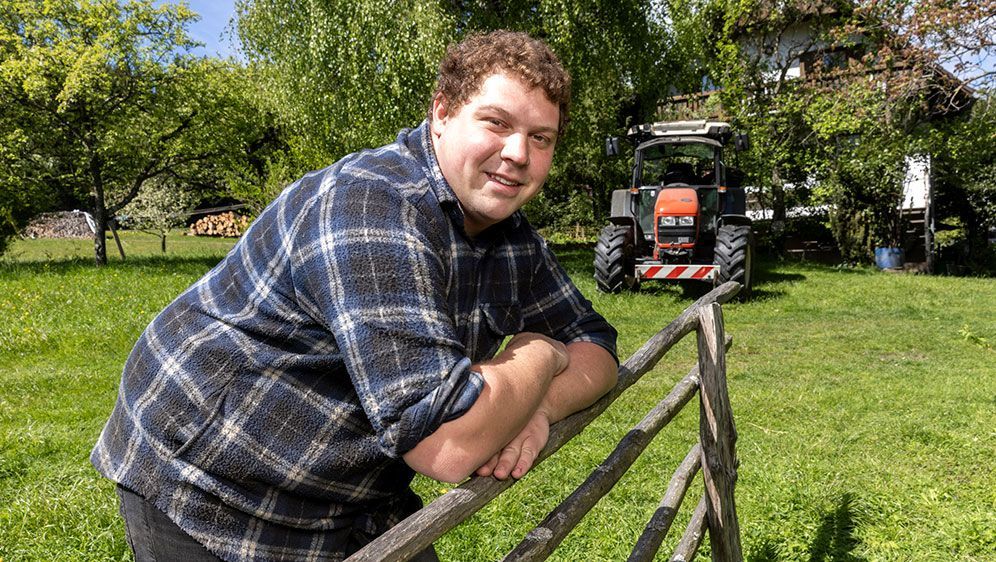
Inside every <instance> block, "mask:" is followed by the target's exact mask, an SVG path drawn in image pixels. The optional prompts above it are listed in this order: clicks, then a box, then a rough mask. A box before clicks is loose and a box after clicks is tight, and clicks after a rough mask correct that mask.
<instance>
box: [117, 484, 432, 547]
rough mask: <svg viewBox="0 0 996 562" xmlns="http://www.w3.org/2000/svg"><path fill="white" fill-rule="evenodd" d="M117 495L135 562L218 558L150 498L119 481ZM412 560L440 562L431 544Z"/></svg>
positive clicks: (355, 545)
mask: <svg viewBox="0 0 996 562" xmlns="http://www.w3.org/2000/svg"><path fill="white" fill-rule="evenodd" d="M118 497H119V498H120V499H121V517H123V518H124V520H125V537H126V538H127V539H128V546H130V547H131V550H132V552H134V553H135V562H220V561H221V559H220V558H218V557H217V556H215V555H214V554H211V552H210V551H209V550H208V549H206V548H204V545H202V544H201V543H199V542H197V541H196V540H194V538H193V537H191V536H190V535H188V534H187V533H186V532H185V531H184V530H183V529H181V528H180V527H178V526H177V524H176V523H174V522H173V521H172V520H170V518H169V517H167V516H166V514H165V513H163V512H162V511H160V510H159V508H158V507H156V506H155V504H153V503H152V502H150V501H148V500H146V499H145V498H143V497H142V496H140V495H138V494H136V493H135V492H132V491H131V490H129V489H128V488H125V487H124V486H120V485H119V486H118ZM350 535H352V536H353V537H355V534H353V533H348V532H347V533H343V536H344V537H348V536H350ZM348 540H349V543H350V544H349V547H348V550H347V552H355V551H357V550H359V549H360V548H362V547H363V546H364V545H363V544H357V543H356V540H355V538H350V539H348ZM411 560H412V562H439V558H438V557H436V551H435V549H434V548H433V547H432V546H431V545H430V546H429V548H427V549H425V550H423V551H422V552H420V553H419V554H418V555H416V556H415V557H414V558H412V559H411Z"/></svg>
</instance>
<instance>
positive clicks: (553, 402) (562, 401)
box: [539, 342, 619, 423]
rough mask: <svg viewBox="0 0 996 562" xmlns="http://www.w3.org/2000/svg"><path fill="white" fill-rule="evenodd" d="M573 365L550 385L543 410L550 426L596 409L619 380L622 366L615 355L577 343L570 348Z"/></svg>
mask: <svg viewBox="0 0 996 562" xmlns="http://www.w3.org/2000/svg"><path fill="white" fill-rule="evenodd" d="M567 354H568V356H569V357H570V362H569V363H568V365H567V368H566V369H564V371H563V372H562V373H560V374H559V375H557V377H556V378H554V379H553V382H552V383H550V387H549V388H548V389H547V392H546V395H545V396H544V397H543V401H542V402H541V403H540V406H539V408H540V409H541V410H543V411H544V412H545V413H546V414H547V418H548V419H549V420H550V423H554V422H557V421H560V420H562V419H564V418H566V417H567V416H569V415H571V414H573V413H574V412H577V411H579V410H583V409H584V408H587V407H588V406H590V405H592V404H593V403H594V402H595V401H596V400H598V399H599V398H601V397H602V395H604V394H605V393H606V392H608V391H609V390H610V389H611V388H612V387H614V386H615V385H616V381H617V379H618V372H619V369H618V366H617V365H616V360H615V358H613V357H612V354H611V353H609V352H608V351H606V350H605V348H603V347H602V346H600V345H598V344H594V343H591V342H575V343H572V344H569V345H568V346H567Z"/></svg>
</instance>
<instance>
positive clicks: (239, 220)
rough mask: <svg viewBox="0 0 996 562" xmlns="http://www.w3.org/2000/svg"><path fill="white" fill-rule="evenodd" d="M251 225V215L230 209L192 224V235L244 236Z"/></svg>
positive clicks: (190, 233)
mask: <svg viewBox="0 0 996 562" xmlns="http://www.w3.org/2000/svg"><path fill="white" fill-rule="evenodd" d="M248 226H249V217H245V216H242V215H236V214H235V213H233V212H231V211H228V212H227V213H218V214H216V215H207V216H205V217H203V218H201V219H199V220H198V221H197V222H195V223H194V224H192V225H190V231H189V232H188V234H189V235H190V236H225V237H231V238H237V237H239V236H242V233H243V232H245V230H246V228H248Z"/></svg>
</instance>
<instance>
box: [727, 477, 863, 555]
mask: <svg viewBox="0 0 996 562" xmlns="http://www.w3.org/2000/svg"><path fill="white" fill-rule="evenodd" d="M853 506H854V497H853V495H851V494H850V493H845V494H843V495H842V496H841V497H840V499H839V500H838V501H837V506H836V507H834V508H833V509H832V510H831V511H828V512H827V513H824V514H823V517H822V518H821V520H820V526H819V528H818V529H817V530H816V535H815V536H814V537H813V540H812V541H811V542H810V543H809V562H867V560H866V559H865V558H863V557H860V556H857V555H855V554H854V551H855V549H857V547H858V546H859V545H860V544H861V542H860V541H859V540H858V538H857V537H856V536H854V531H855V529H856V528H857V523H856V522H855V520H854V507H853ZM782 559H783V556H781V555H780V554H779V552H778V544H777V542H773V541H772V540H771V539H763V540H762V541H761V543H760V544H759V545H757V546H756V547H754V549H753V550H752V551H751V552H749V553H748V554H747V557H746V560H747V562H774V561H777V560H782Z"/></svg>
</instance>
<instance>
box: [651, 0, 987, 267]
mask: <svg viewBox="0 0 996 562" xmlns="http://www.w3.org/2000/svg"><path fill="white" fill-rule="evenodd" d="M983 4H985V5H989V6H991V5H992V1H991V0H987V1H986V2H984V3H983ZM668 5H669V6H671V8H672V11H671V13H672V15H673V19H674V21H675V22H676V23H675V29H676V30H678V39H677V40H678V42H679V43H682V44H687V45H691V47H689V48H687V50H688V51H689V52H690V53H692V55H693V56H696V57H698V58H700V59H701V60H702V61H705V62H704V63H703V64H702V67H703V68H704V70H706V71H707V72H708V75H709V76H710V78H711V79H712V81H713V82H715V83H717V84H718V85H720V86H722V91H721V92H719V93H717V94H716V97H718V98H721V100H722V107H723V109H724V110H725V113H726V115H727V116H728V117H729V118H730V119H732V120H733V121H734V122H735V123H736V124H737V125H738V126H739V127H741V128H745V129H747V130H748V131H749V132H750V133H751V136H752V140H753V141H754V142H753V149H752V150H751V152H750V153H748V154H747V155H746V159H745V164H746V167H747V168H748V169H749V172H750V173H749V175H750V178H751V182H752V184H753V185H754V186H756V187H757V188H759V192H758V197H759V199H760V200H761V201H762V202H764V203H766V206H768V208H771V209H772V210H773V219H774V220H773V221H772V226H773V227H774V228H775V229H776V230H777V227H778V225H779V224H780V222H781V221H783V220H784V218H785V214H786V209H787V208H788V207H789V206H791V205H792V204H793V203H794V202H795V201H793V200H792V196H793V195H796V196H798V195H803V196H809V195H810V194H813V195H815V198H814V199H812V200H811V201H813V202H825V203H829V204H831V208H832V209H833V211H832V213H831V226H832V229H833V231H834V233H835V236H836V238H837V241H838V244H839V246H840V247H841V250H842V251H843V253H844V255H845V257H847V258H849V259H852V260H858V259H866V258H867V256H868V255H870V248H871V247H872V246H874V245H877V244H887V245H895V244H898V242H899V240H898V237H899V227H900V216H899V212H898V209H897V206H898V203H899V201H900V199H901V195H902V182H903V178H904V175H905V165H906V162H907V157H909V156H912V155H915V154H929V155H933V156H937V155H939V154H942V153H943V151H944V150H943V148H942V146H943V144H944V143H943V142H941V141H940V138H941V137H943V135H940V134H939V131H943V130H947V129H946V126H945V125H944V123H945V122H946V121H949V120H950V119H951V118H952V116H955V115H957V113H958V111H959V110H961V109H964V108H965V107H966V106H967V104H968V103H970V98H969V96H967V95H966V94H965V91H966V90H965V89H964V84H965V83H959V82H958V81H957V80H954V79H953V78H952V77H951V76H950V75H948V74H947V73H946V72H944V71H943V70H941V69H940V67H939V66H938V63H939V62H944V61H949V62H951V61H955V62H956V61H959V60H961V61H963V62H966V64H965V65H963V67H964V68H963V69H968V68H969V66H970V65H968V64H967V61H968V60H969V59H970V58H971V57H972V56H973V55H974V56H977V55H979V54H980V53H983V54H984V53H987V52H988V53H990V54H992V52H993V44H994V42H993V39H992V37H993V36H996V29H994V22H996V18H993V17H992V16H991V13H992V12H991V11H990V12H989V15H985V14H984V12H985V10H984V9H983V11H982V12H980V11H979V10H980V8H979V7H978V5H977V3H954V4H952V3H950V2H942V1H934V0H928V1H925V2H913V1H910V0H899V1H894V2H880V1H876V0H868V1H862V2H853V3H852V2H839V1H834V0H828V1H822V2H815V3H814V2H788V3H772V2H766V1H763V0H672V1H670V2H669V3H668ZM976 16H983V17H976ZM800 60H804V61H805V67H804V68H803V70H802V72H803V73H804V76H803V77H802V78H803V79H799V78H798V77H795V76H794V74H796V72H797V71H798V69H799V67H800V65H799V62H800ZM976 70H978V69H976ZM992 78H993V74H992V73H991V72H985V71H981V72H978V71H977V72H975V73H974V74H973V73H971V72H969V73H968V74H966V80H967V81H969V82H971V83H973V84H977V85H985V84H990V83H991V81H992ZM814 180H815V185H817V187H816V189H815V190H811V189H810V188H811V187H813V186H814ZM788 183H793V184H794V185H795V186H796V187H797V189H795V190H793V191H792V192H789V191H788V190H786V189H785V186H786V185H787V184H788ZM800 186H801V187H803V189H798V188H799V187H800ZM775 240H776V242H777V237H776V238H775Z"/></svg>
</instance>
